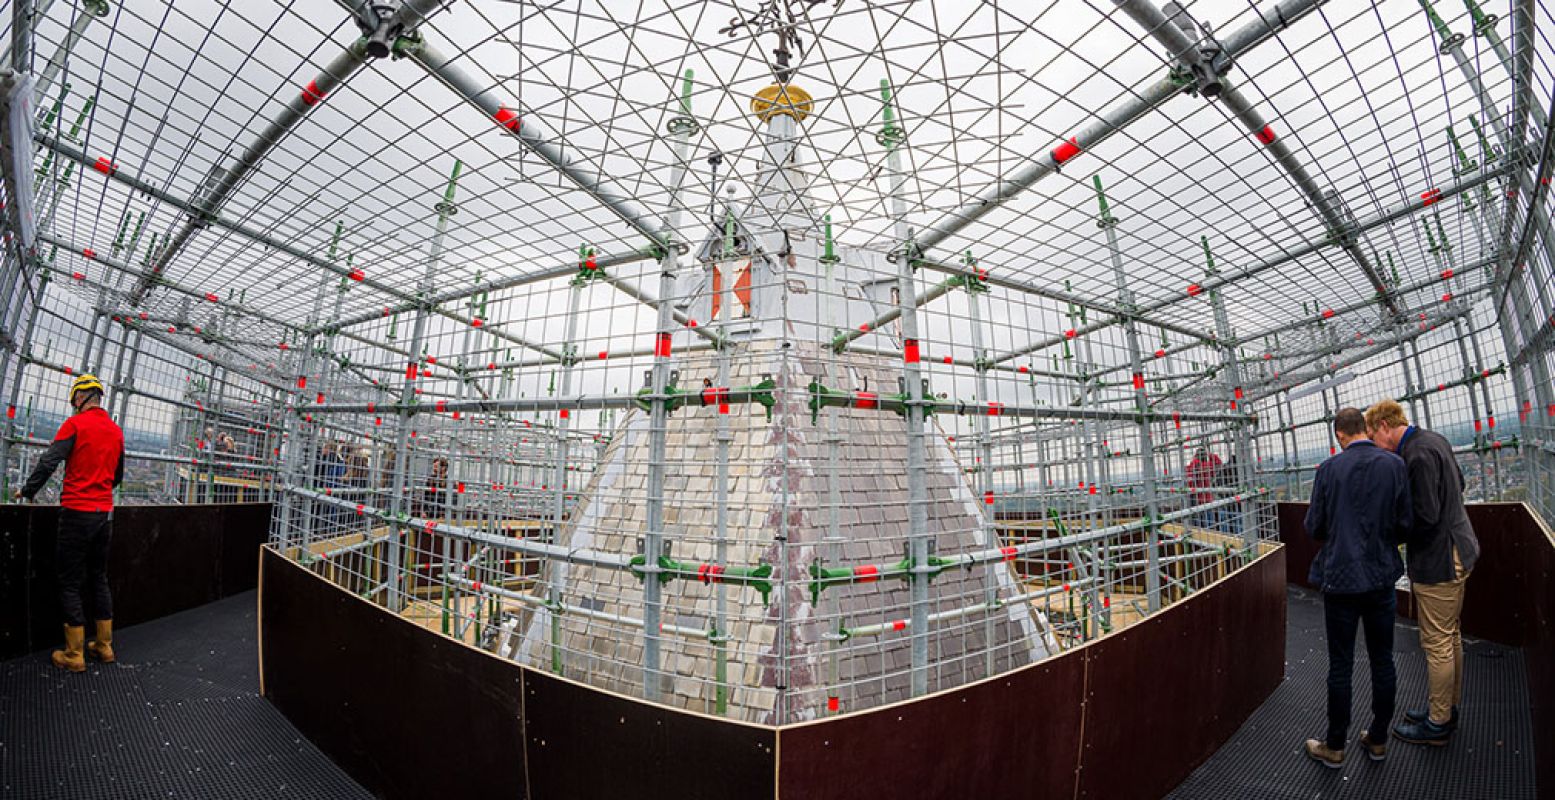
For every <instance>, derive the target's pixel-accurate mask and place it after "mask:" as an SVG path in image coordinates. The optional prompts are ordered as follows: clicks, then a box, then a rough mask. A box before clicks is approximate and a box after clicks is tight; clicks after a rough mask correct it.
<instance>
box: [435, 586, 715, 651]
mask: <svg viewBox="0 0 1555 800" xmlns="http://www.w3.org/2000/svg"><path fill="white" fill-rule="evenodd" d="M447 577H448V580H449V581H451V582H453V583H456V584H458V585H460V586H463V587H464V588H466V589H469V590H470V591H473V592H476V593H478V594H489V595H492V596H494V597H501V598H503V599H505V600H512V601H514V602H517V603H523V604H525V605H530V606H535V607H536V608H544V609H546V610H547V611H550V612H551V613H553V614H560V615H562V616H566V615H569V614H570V615H575V616H580V617H588V618H589V619H597V620H600V621H602V622H613V623H615V624H617V625H626V626H629V627H633V628H641V627H642V626H643V621H642V620H640V619H638V618H636V617H628V616H625V615H622V614H612V613H610V612H608V611H596V610H595V609H592V608H588V607H586V606H569V605H567V604H566V603H555V602H551V601H550V600H547V599H546V598H544V597H536V596H534V595H532V594H525V593H523V592H515V591H513V590H512V589H506V588H503V587H501V586H492V585H491V584H490V583H485V582H482V581H476V580H471V579H469V578H466V577H464V576H462V575H448V576H447ZM659 631H660V632H662V633H669V634H674V635H676V636H686V637H689V638H692V639H709V638H712V636H713V635H714V632H713V630H712V629H711V628H709V629H708V630H702V629H700V628H691V627H687V626H685V625H671V624H669V623H663V624H661V625H659Z"/></svg>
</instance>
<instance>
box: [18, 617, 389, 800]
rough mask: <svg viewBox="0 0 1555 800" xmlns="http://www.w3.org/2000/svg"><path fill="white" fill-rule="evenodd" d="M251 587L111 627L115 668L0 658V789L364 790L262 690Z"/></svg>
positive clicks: (128, 794)
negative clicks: (73, 668) (74, 668)
mask: <svg viewBox="0 0 1555 800" xmlns="http://www.w3.org/2000/svg"><path fill="white" fill-rule="evenodd" d="M255 635H256V631H255V611H254V594H253V593H252V592H249V593H247V594H242V595H237V596H235V597H231V598H228V599H226V600H222V601H219V602H216V603H212V604H210V605H207V606H202V607H200V608H197V609H193V610H191V611H186V612H183V613H181V614H175V615H173V616H170V617H165V618H163V619H160V620H156V621H154V622H148V623H146V624H143V625H137V626H134V627H131V628H128V629H126V630H123V631H117V632H115V639H114V645H115V649H116V650H117V651H118V653H119V663H117V664H112V665H108V666H103V665H99V664H95V663H94V664H91V665H90V667H89V668H88V670H87V672H86V674H83V675H68V674H64V673H61V672H59V671H58V670H56V669H55V668H54V667H53V666H52V665H51V664H50V663H49V661H48V653H47V652H44V653H34V654H32V655H30V656H26V657H24V658H18V659H14V660H11V661H7V662H4V663H0V797H7V798H9V797H18V798H28V800H43V799H44V798H115V800H117V799H118V798H199V799H200V800H206V799H207V798H210V799H212V800H214V799H215V798H233V799H234V800H238V799H240V798H271V797H296V798H309V799H310V800H311V799H312V798H350V799H353V800H354V799H355V798H369V797H371V795H370V794H368V792H367V791H366V790H365V789H363V788H361V787H360V786H358V785H357V784H356V783H354V782H353V781H352V780H351V779H350V778H349V777H347V776H346V774H345V773H343V772H341V771H340V769H339V768H338V767H336V766H335V765H334V764H333V763H331V762H330V760H329V759H328V758H326V757H325V756H324V754H323V753H321V752H319V750H318V749H317V748H315V747H314V746H313V745H312V744H311V743H309V742H308V740H307V739H305V738H303V736H302V734H300V733H298V732H297V730H296V728H293V727H292V725H291V723H290V722H288V721H287V720H286V718H285V717H283V716H281V714H280V712H278V711H276V709H275V708H274V707H273V706H271V705H270V704H269V703H268V702H266V701H265V700H264V698H262V697H260V696H259V670H258V651H257V645H256V642H255Z"/></svg>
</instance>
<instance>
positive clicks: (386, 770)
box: [260, 548, 776, 800]
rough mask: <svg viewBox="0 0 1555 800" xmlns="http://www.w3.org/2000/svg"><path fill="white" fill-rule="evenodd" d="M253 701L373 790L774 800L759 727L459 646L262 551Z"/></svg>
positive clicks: (770, 760)
mask: <svg viewBox="0 0 1555 800" xmlns="http://www.w3.org/2000/svg"><path fill="white" fill-rule="evenodd" d="M263 576H264V577H263V586H262V587H261V590H260V654H261V655H260V659H261V662H262V663H261V669H262V674H263V676H264V681H263V683H264V692H265V696H266V697H268V698H269V699H270V701H271V702H273V703H274V704H275V705H276V707H277V708H279V709H280V710H281V712H282V713H283V714H285V715H286V716H287V717H288V718H289V719H291V720H292V722H293V723H294V724H295V725H296V726H297V728H298V729H299V730H300V731H302V732H303V734H305V735H306V736H307V737H308V738H309V739H310V740H311V741H312V742H313V743H314V744H315V745H317V746H318V747H319V749H321V750H323V751H324V752H325V753H326V754H328V755H329V756H330V758H331V759H333V760H334V761H335V762H336V763H337V764H339V765H340V766H341V767H342V768H343V769H345V771H346V772H347V773H349V774H350V775H351V777H352V778H354V779H355V780H357V781H358V782H359V783H361V784H362V785H363V786H365V787H367V789H368V790H370V791H372V792H373V793H374V794H376V795H378V796H379V797H385V798H399V797H404V798H421V797H482V798H510V797H526V796H527V797H535V798H542V799H543V798H568V800H571V799H572V798H588V797H601V798H606V797H608V798H611V799H612V800H619V798H623V797H634V798H637V797H666V798H676V800H685V799H686V798H701V797H706V798H723V797H771V796H772V795H773V788H772V782H773V780H774V777H773V776H774V771H775V770H774V766H775V763H776V761H775V759H776V754H775V751H776V733H775V731H774V730H773V729H771V728H762V727H756V726H746V725H740V724H737V723H733V722H729V721H727V720H721V719H716V718H713V717H706V716H702V715H697V714H688V713H685V712H678V711H675V710H673V709H668V708H659V707H655V706H652V705H649V704H646V703H643V702H641V701H638V700H633V699H631V698H626V697H620V696H617V695H612V694H609V693H606V692H600V691H597V690H594V689H591V688H588V687H585V686H581V685H578V684H575V683H571V682H569V681H565V680H561V679H559V678H555V677H553V676H550V675H546V674H543V673H538V672H535V671H532V670H530V669H527V668H525V667H522V666H520V665H518V664H515V663H512V662H509V661H504V660H502V659H499V658H497V657H495V656H493V655H490V654H488V653H484V652H481V651H479V650H477V649H475V648H473V647H470V646H468V645H464V644H461V643H459V642H457V641H454V640H453V639H450V638H448V637H445V636H443V635H441V634H439V633H437V632H435V631H432V630H428V629H426V628H423V627H422V626H420V625H417V624H416V623H415V622H413V621H409V620H406V619H403V618H401V617H398V616H395V615H393V614H390V613H388V612H387V611H385V610H384V609H383V608H381V607H378V606H375V605H373V604H371V603H369V602H367V601H366V600H363V599H361V598H358V597H356V596H355V595H352V594H350V593H349V592H346V591H343V590H341V589H340V588H339V587H337V586H335V585H333V584H331V583H329V582H327V581H325V580H324V579H322V578H320V577H318V576H316V575H314V574H313V573H311V572H309V571H308V570H306V569H304V568H302V567H299V566H297V565H296V564H295V563H294V562H292V561H289V560H287V559H285V558H283V557H282V556H280V555H279V554H278V553H276V552H275V551H274V550H271V549H268V548H267V549H266V550H265V551H264V573H263Z"/></svg>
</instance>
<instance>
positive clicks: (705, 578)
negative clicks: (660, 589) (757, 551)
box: [630, 555, 772, 605]
mask: <svg viewBox="0 0 1555 800" xmlns="http://www.w3.org/2000/svg"><path fill="white" fill-rule="evenodd" d="M647 563H648V558H647V556H643V555H636V556H632V560H631V562H630V564H631V571H632V574H633V575H636V576H637V579H638V580H643V579H644V578H645V577H646V576H647V571H646V570H644V569H643V567H644V566H646V565H647ZM658 565H659V571H658V576H659V583H669V582H670V581H672V580H675V579H676V578H681V579H684V580H695V581H700V582H701V583H704V584H709V585H711V584H715V583H723V584H729V585H731V586H749V587H751V588H752V589H755V590H756V591H757V592H758V593H760V594H761V604H762V605H767V604H768V603H769V602H771V597H772V581H771V578H772V565H771V564H757V565H756V566H754V567H729V566H724V565H722V564H713V563H710V562H705V561H704V562H702V563H700V564H698V563H693V562H689V561H676V560H675V559H673V558H670V557H669V556H659V559H658Z"/></svg>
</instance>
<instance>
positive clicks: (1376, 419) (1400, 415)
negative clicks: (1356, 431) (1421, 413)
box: [1366, 400, 1409, 428]
mask: <svg viewBox="0 0 1555 800" xmlns="http://www.w3.org/2000/svg"><path fill="white" fill-rule="evenodd" d="M1408 425H1409V418H1408V417H1405V416H1404V407H1403V406H1401V405H1399V404H1398V401H1397V400H1379V401H1378V402H1377V403H1375V404H1374V405H1372V407H1371V408H1368V409H1366V427H1367V428H1381V427H1388V428H1395V427H1407V426H1408Z"/></svg>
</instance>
